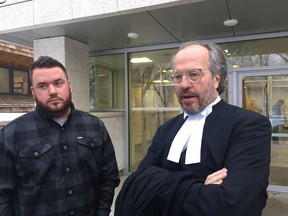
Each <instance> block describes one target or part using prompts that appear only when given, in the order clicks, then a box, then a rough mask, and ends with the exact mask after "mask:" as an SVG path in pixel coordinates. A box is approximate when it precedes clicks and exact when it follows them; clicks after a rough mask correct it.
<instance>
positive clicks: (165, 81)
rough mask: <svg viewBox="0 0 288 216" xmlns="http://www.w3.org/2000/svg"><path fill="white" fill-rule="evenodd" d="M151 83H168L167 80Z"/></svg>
mask: <svg viewBox="0 0 288 216" xmlns="http://www.w3.org/2000/svg"><path fill="white" fill-rule="evenodd" d="M153 83H170V81H169V80H162V81H161V80H153Z"/></svg>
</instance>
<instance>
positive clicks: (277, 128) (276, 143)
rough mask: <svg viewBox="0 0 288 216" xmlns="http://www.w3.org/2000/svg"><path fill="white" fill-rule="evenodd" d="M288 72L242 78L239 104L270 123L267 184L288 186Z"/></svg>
mask: <svg viewBox="0 0 288 216" xmlns="http://www.w3.org/2000/svg"><path fill="white" fill-rule="evenodd" d="M287 92H288V75H281V76H278V75H277V76H272V75H271V76H250V77H245V78H243V107H244V108H247V109H251V110H254V111H256V112H259V113H261V114H263V115H265V116H267V117H269V119H270V122H271V125H272V130H273V131H272V142H271V143H272V148H271V165H270V168H271V169H270V184H273V185H283V186H287V185H288V175H287V173H288V121H287V119H288V94H287Z"/></svg>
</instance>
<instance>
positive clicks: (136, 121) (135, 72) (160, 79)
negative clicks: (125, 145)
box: [129, 49, 180, 171]
mask: <svg viewBox="0 0 288 216" xmlns="http://www.w3.org/2000/svg"><path fill="white" fill-rule="evenodd" d="M177 50H178V49H169V50H158V51H150V52H139V53H131V54H130V55H129V132H130V133H129V134H130V146H129V147H130V148H129V149H130V151H129V154H130V157H129V158H130V170H131V171H134V170H135V169H136V168H137V166H138V164H139V162H140V161H141V160H142V159H143V157H144V156H145V154H146V152H147V149H148V147H149V146H150V144H151V141H152V137H153V136H154V134H155V132H156V130H157V128H158V127H159V126H160V125H161V124H163V123H164V122H165V121H166V120H168V119H170V118H172V117H174V116H176V115H177V114H179V112H180V108H179V103H178V100H177V97H176V95H175V94H174V87H173V86H172V84H171V83H170V82H169V81H168V77H167V74H168V72H169V71H170V70H171V59H172V56H173V55H174V54H175V53H176V51H177Z"/></svg>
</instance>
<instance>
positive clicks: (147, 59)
mask: <svg viewBox="0 0 288 216" xmlns="http://www.w3.org/2000/svg"><path fill="white" fill-rule="evenodd" d="M130 62H132V63H147V62H153V61H152V60H151V59H149V58H147V57H141V58H132V59H131V60H130Z"/></svg>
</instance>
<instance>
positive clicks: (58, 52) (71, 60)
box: [34, 36, 90, 112]
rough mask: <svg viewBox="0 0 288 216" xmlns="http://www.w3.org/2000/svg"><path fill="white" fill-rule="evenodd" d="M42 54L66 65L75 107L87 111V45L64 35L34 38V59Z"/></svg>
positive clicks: (88, 109)
mask: <svg viewBox="0 0 288 216" xmlns="http://www.w3.org/2000/svg"><path fill="white" fill-rule="evenodd" d="M43 55H47V56H51V57H52V58H55V59H57V60H58V61H59V62H61V63H62V64H63V65H64V66H65V67H66V70H67V73H68V78H69V80H70V82H71V86H72V100H73V103H74V104H75V107H76V108H77V109H80V110H83V111H86V112H89V111H90V103H89V100H90V99H89V51H88V46H87V45H86V44H84V43H81V42H79V41H76V40H73V39H71V38H68V37H65V36H60V37H54V38H44V39H38V40H34V59H35V60H36V59H38V58H39V56H43Z"/></svg>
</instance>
